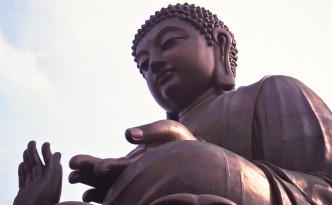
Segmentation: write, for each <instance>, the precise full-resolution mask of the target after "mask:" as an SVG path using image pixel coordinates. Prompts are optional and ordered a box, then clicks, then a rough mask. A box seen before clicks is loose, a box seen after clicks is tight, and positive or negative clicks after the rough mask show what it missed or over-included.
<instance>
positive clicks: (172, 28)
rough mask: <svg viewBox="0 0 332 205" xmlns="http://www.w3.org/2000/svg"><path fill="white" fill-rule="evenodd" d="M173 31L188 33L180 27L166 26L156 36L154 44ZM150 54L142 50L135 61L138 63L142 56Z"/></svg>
mask: <svg viewBox="0 0 332 205" xmlns="http://www.w3.org/2000/svg"><path fill="white" fill-rule="evenodd" d="M173 31H187V30H186V29H184V28H181V27H178V26H166V27H164V28H162V29H161V30H160V31H159V33H158V34H157V35H156V37H155V40H154V43H156V42H159V41H160V40H161V39H162V37H163V36H164V35H165V34H167V33H169V32H173ZM147 53H148V52H147V51H146V50H141V51H139V52H138V53H137V54H136V58H135V60H136V61H137V60H138V59H139V58H140V57H141V56H142V55H144V54H147Z"/></svg>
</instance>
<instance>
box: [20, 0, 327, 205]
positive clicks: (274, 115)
mask: <svg viewBox="0 0 332 205" xmlns="http://www.w3.org/2000/svg"><path fill="white" fill-rule="evenodd" d="M132 49H133V53H132V54H133V56H134V57H135V61H136V62H137V66H138V68H139V70H140V72H141V74H142V75H143V77H144V78H145V80H146V82H147V85H148V88H149V90H150V92H151V94H152V95H153V97H154V99H155V100H156V101H157V103H158V104H159V105H160V106H161V107H162V108H163V109H164V110H165V111H166V112H167V120H161V121H157V122H154V123H151V124H147V125H143V126H139V127H135V128H130V129H128V130H127V131H126V133H125V136H126V139H127V140H128V141H129V142H130V143H133V144H137V145H138V146H137V148H136V149H134V150H133V151H132V152H131V153H129V154H128V155H127V156H126V157H123V158H119V159H112V158H109V159H100V158H96V157H92V156H88V155H77V156H74V157H73V158H72V159H71V161H70V167H71V168H72V169H73V170H74V171H73V172H72V173H71V174H70V176H69V181H70V182H71V183H83V184H87V185H89V186H91V187H92V189H90V190H87V191H86V192H85V193H84V195H83V201H85V202H91V201H93V202H97V203H102V204H105V205H106V204H107V205H108V204H110V205H111V204H112V205H115V204H119V205H128V204H133V205H134V204H137V205H147V204H153V205H166V204H180V205H185V204H186V205H187V204H192V205H198V204H199V205H208V204H210V205H212V204H332V150H331V149H332V147H331V140H332V114H331V112H330V110H329V109H328V108H327V106H326V105H325V104H324V102H323V101H322V100H321V99H320V98H319V97H318V96H317V95H316V94H315V93H314V92H313V91H312V90H310V89H309V88H308V87H306V86H305V85H304V84H303V83H301V82H300V81H298V80H296V79H294V78H291V77H286V76H267V77H264V78H263V79H261V80H260V81H258V82H257V83H254V84H252V85H249V86H246V87H240V88H239V89H237V90H234V86H235V71H236V66H237V64H236V60H237V56H236V54H237V49H236V42H235V40H234V36H233V34H232V33H231V32H230V31H229V29H228V27H227V26H225V25H224V24H223V22H221V21H220V20H219V19H218V18H217V16H216V15H213V14H212V13H211V12H210V11H209V10H206V9H205V8H203V7H198V6H195V5H189V4H187V3H185V4H176V5H169V6H168V7H167V8H162V9H161V10H160V11H158V12H156V13H155V15H152V16H151V17H150V19H149V20H147V21H146V22H145V24H144V25H143V26H142V28H141V29H139V30H138V33H137V34H136V35H135V39H134V41H133V47H132ZM42 155H43V159H44V164H43V163H42V160H41V159H40V157H39V156H38V153H37V151H36V145H35V142H30V143H29V144H28V148H27V150H26V151H25V152H24V160H23V162H22V163H21V164H20V166H19V184H20V190H19V192H18V195H17V197H16V199H15V201H14V204H15V205H21V204H28V205H29V204H30V205H35V204H57V203H58V202H59V198H60V193H61V178H62V171H61V164H60V154H59V153H54V154H52V153H51V151H50V147H49V144H48V143H45V144H44V145H43V147H42ZM59 204H72V205H75V204H86V203H84V202H62V203H59Z"/></svg>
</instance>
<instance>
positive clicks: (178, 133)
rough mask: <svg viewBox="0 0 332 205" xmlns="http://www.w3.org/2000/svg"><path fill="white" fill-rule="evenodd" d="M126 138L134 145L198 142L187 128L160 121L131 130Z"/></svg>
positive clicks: (178, 124) (126, 134)
mask: <svg viewBox="0 0 332 205" xmlns="http://www.w3.org/2000/svg"><path fill="white" fill-rule="evenodd" d="M125 136H126V139H127V141H129V142H130V143H133V144H142V143H147V144H149V143H150V144H151V143H156V144H163V143H166V142H170V141H178V140H196V138H195V137H194V136H193V135H192V134H191V133H190V131H189V130H188V129H187V128H186V127H184V126H183V125H182V124H180V123H178V122H175V121H172V120H160V121H156V122H153V123H150V124H146V125H142V126H138V127H134V128H129V129H127V130H126V133H125Z"/></svg>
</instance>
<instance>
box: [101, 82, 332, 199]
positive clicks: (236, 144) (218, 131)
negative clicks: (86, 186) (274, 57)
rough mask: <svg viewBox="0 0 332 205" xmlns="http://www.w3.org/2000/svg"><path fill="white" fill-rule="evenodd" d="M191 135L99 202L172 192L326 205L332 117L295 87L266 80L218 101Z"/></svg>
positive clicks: (149, 159)
mask: <svg viewBox="0 0 332 205" xmlns="http://www.w3.org/2000/svg"><path fill="white" fill-rule="evenodd" d="M204 109H205V111H204V114H203V116H201V117H198V118H197V122H198V123H197V126H196V127H195V129H193V130H191V131H192V132H193V134H194V135H195V136H199V137H201V138H203V139H204V140H205V141H206V142H189V141H183V142H172V143H167V144H165V145H162V146H160V147H158V148H156V149H155V150H153V151H151V152H148V153H146V154H145V155H144V156H143V157H142V158H140V159H139V160H138V161H136V162H135V163H134V164H132V165H131V166H129V167H128V168H127V169H126V170H125V171H124V172H123V173H122V174H121V175H120V176H119V178H118V180H117V181H116V183H115V184H114V186H113V187H112V188H111V189H110V191H109V193H108V195H107V196H106V198H105V201H104V204H142V205H143V204H150V203H152V201H154V200H156V199H158V198H160V197H163V196H167V195H171V194H177V193H190V194H195V195H200V194H211V195H216V196H221V197H224V198H227V199H229V200H231V201H233V202H234V203H236V204H332V150H331V148H332V147H331V140H332V114H331V112H330V110H329V109H328V107H327V106H326V105H325V104H324V102H323V101H322V100H321V99H320V98H319V97H318V96H317V95H316V94H315V93H314V92H313V91H312V90H310V89H309V88H308V87H307V86H305V85H304V84H303V83H301V82H300V81H298V80H296V79H294V78H291V77H286V76H268V77H265V78H263V79H262V80H260V81H259V82H257V83H255V84H252V85H249V86H244V87H240V88H238V89H237V90H236V91H231V92H228V93H225V94H223V95H220V96H218V97H217V98H216V99H214V100H213V101H212V102H210V103H209V105H208V106H207V107H206V108H204Z"/></svg>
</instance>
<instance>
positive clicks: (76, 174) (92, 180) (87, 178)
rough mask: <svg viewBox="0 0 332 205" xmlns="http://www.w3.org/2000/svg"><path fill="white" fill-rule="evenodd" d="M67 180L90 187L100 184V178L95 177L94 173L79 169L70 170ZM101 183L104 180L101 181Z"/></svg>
mask: <svg viewBox="0 0 332 205" xmlns="http://www.w3.org/2000/svg"><path fill="white" fill-rule="evenodd" d="M68 180H69V183H71V184H76V183H82V184H85V185H88V186H92V187H98V186H100V180H98V179H96V176H95V175H94V174H92V173H86V172H83V171H81V170H75V171H72V172H71V173H70V174H69V177H68ZM103 183H105V182H104V181H103ZM107 183H108V181H107Z"/></svg>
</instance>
